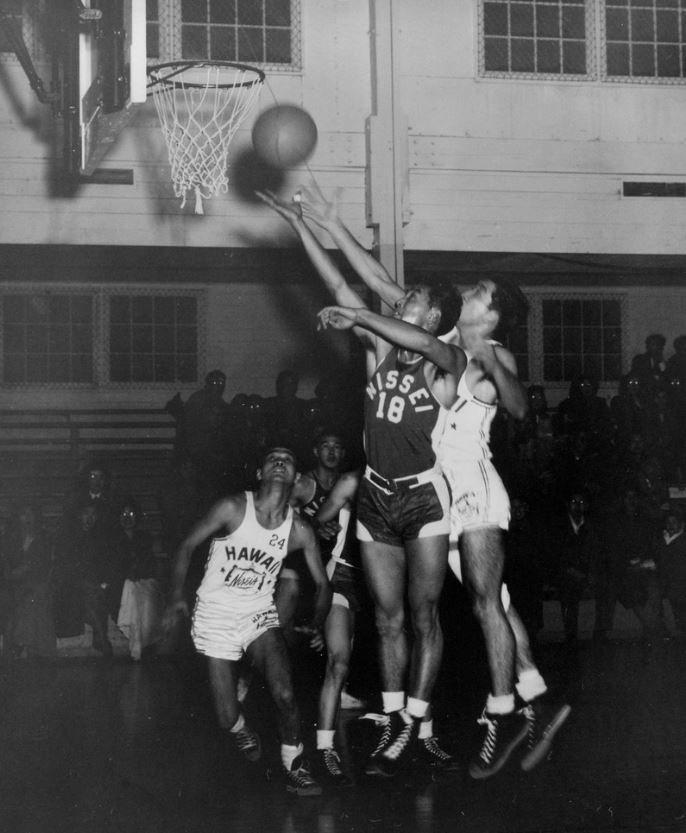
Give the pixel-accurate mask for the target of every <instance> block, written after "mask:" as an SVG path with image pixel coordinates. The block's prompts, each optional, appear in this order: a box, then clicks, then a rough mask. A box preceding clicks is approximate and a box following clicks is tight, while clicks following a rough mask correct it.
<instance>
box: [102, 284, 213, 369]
mask: <svg viewBox="0 0 686 833" xmlns="http://www.w3.org/2000/svg"><path fill="white" fill-rule="evenodd" d="M109 311H110V315H109V324H110V332H109V346H110V350H109V376H110V381H111V382H180V383H184V382H194V381H195V380H196V378H197V376H198V334H197V316H198V312H197V302H196V299H195V298H187V297H182V296H171V295H170V296H164V295H162V296H152V295H130V296H129V295H114V296H112V297H111V298H110V303H109Z"/></svg>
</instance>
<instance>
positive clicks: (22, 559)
mask: <svg viewBox="0 0 686 833" xmlns="http://www.w3.org/2000/svg"><path fill="white" fill-rule="evenodd" d="M2 549H3V553H2V555H3V561H4V566H5V571H6V576H7V580H8V585H9V596H10V617H9V623H8V628H7V636H8V643H9V650H10V653H11V655H12V656H14V657H15V658H19V657H44V658H45V657H53V656H55V654H56V650H57V642H56V638H55V629H54V625H53V621H52V546H51V543H50V541H49V539H48V536H47V535H46V533H45V531H44V530H43V528H42V525H41V517H40V512H39V509H38V507H37V506H36V505H35V504H34V503H32V502H30V501H27V502H24V503H21V504H19V505H18V506H17V508H16V509H15V511H14V512H13V513H12V516H11V518H10V522H9V528H8V530H7V535H6V536H5V538H4V540H3V547H2Z"/></svg>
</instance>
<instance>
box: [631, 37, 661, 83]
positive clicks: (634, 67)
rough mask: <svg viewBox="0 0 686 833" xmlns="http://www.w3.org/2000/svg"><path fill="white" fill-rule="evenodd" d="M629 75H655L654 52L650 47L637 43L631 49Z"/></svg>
mask: <svg viewBox="0 0 686 833" xmlns="http://www.w3.org/2000/svg"><path fill="white" fill-rule="evenodd" d="M631 74H632V76H635V75H645V76H648V77H652V76H654V75H655V51H654V50H653V47H652V46H647V45H645V44H641V43H639V44H634V45H633V46H632V47H631Z"/></svg>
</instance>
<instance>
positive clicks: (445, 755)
mask: <svg viewBox="0 0 686 833" xmlns="http://www.w3.org/2000/svg"><path fill="white" fill-rule="evenodd" d="M417 760H418V761H420V763H422V764H424V766H428V767H430V768H431V769H434V770H436V769H440V770H442V771H444V772H453V771H454V770H456V769H457V768H458V765H457V761H456V760H455V758H454V757H453V756H452V755H451V754H450V753H449V752H446V751H445V749H442V748H441V746H440V745H439V743H438V738H436V737H430V738H420V739H419V741H418V742H417Z"/></svg>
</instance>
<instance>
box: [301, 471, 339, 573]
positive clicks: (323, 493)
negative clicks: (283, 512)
mask: <svg viewBox="0 0 686 833" xmlns="http://www.w3.org/2000/svg"><path fill="white" fill-rule="evenodd" d="M308 477H311V478H312V479H313V480H314V482H315V489H314V494H313V495H312V497H311V498H310V500H308V501H307V503H305V504H303V506H302V507H301V509H300V512H301V513H302V514H303V515H304V516H305V520H307V521H309V522H310V523H311V522H312V519H313V518H314V516H315V515H316V514H317V512H319V510H320V509H321V507H322V506H323V505H324V503H325V502H326V499H327V498H328V496H329V495H330V494H331V489H325V488H324V487H323V486H322V484H321V483H320V482H319V480H318V478H317V476H316V475H315V473H314V472H313V471H311V472H309V474H308ZM333 545H334V542H333V541H324V540H322V539H321V538H320V539H319V549H320V550H321V554H322V561H323V562H324V563H326V562H327V561H328V559H329V557H330V556H331V550H332V549H333Z"/></svg>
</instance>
